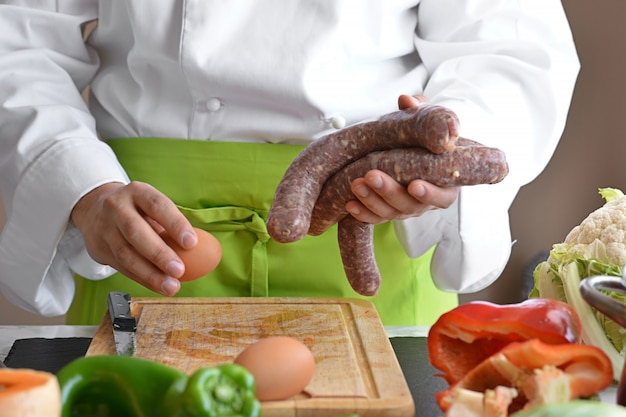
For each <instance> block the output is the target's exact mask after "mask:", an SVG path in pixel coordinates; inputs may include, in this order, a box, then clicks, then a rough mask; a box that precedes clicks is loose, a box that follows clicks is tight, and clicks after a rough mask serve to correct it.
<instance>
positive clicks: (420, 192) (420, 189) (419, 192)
mask: <svg viewBox="0 0 626 417" xmlns="http://www.w3.org/2000/svg"><path fill="white" fill-rule="evenodd" d="M413 192H414V193H415V196H416V197H424V195H425V194H426V188H425V187H424V186H423V185H422V184H418V185H416V186H415V188H414V189H413Z"/></svg>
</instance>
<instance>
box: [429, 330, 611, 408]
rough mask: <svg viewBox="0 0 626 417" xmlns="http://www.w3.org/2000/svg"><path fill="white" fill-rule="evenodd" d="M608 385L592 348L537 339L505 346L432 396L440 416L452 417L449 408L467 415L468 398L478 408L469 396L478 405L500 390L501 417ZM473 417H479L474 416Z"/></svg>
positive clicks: (605, 363)
mask: <svg viewBox="0 0 626 417" xmlns="http://www.w3.org/2000/svg"><path fill="white" fill-rule="evenodd" d="M612 381H613V368H612V365H611V361H610V360H609V358H608V356H607V355H606V354H605V353H604V352H603V351H602V350H601V349H599V348H598V347H596V346H591V345H584V344H580V343H563V344H548V343H544V342H542V341H541V340H539V339H532V340H527V341H525V342H513V343H509V344H508V345H507V346H505V347H504V348H503V349H502V350H500V351H499V352H497V353H495V354H494V355H492V356H490V357H488V358H487V359H485V360H484V361H482V362H481V363H480V364H479V365H478V366H476V367H474V368H473V369H472V370H470V371H469V372H468V373H467V374H466V375H465V376H464V377H463V378H462V379H461V380H460V381H458V382H457V383H456V384H453V385H451V386H450V387H449V388H448V389H447V390H445V391H442V392H439V393H437V395H436V398H437V403H438V404H439V407H440V408H441V409H442V410H443V411H445V412H446V416H448V417H452V416H453V415H456V414H455V413H454V412H453V408H457V409H459V410H461V409H462V410H463V413H464V415H465V416H470V415H473V414H471V413H468V403H469V402H470V401H469V400H468V399H471V403H472V404H473V405H472V406H473V407H475V406H478V407H480V404H478V405H476V404H477V401H476V400H475V397H476V395H477V394H478V393H480V394H483V406H486V405H487V404H489V401H488V400H489V397H493V396H494V393H496V392H498V389H499V390H501V389H502V388H503V387H505V388H506V389H509V390H511V389H512V395H508V396H502V395H500V396H499V398H500V400H503V399H504V400H506V399H507V398H508V400H509V401H510V403H506V402H505V403H500V404H498V405H499V406H500V407H501V412H502V414H499V415H505V416H506V415H509V413H514V412H515V411H519V410H521V409H528V408H531V407H535V406H538V405H542V404H553V403H564V402H567V401H571V400H573V399H577V398H585V397H590V396H592V395H594V394H596V393H598V392H599V391H601V390H603V389H605V388H606V387H607V386H609V384H611V382H612ZM476 415H483V414H479V413H476Z"/></svg>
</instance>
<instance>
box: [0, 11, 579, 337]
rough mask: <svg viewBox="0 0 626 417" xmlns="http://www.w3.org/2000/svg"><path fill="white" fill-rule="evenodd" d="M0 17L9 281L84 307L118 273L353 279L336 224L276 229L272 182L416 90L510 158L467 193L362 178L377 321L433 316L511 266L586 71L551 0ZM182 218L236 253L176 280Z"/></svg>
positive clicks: (308, 285)
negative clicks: (319, 229) (519, 215)
mask: <svg viewBox="0 0 626 417" xmlns="http://www.w3.org/2000/svg"><path fill="white" fill-rule="evenodd" d="M94 23H97V26H96V27H95V29H94V30H93V31H92V32H91V33H90V34H89V35H88V36H87V37H86V41H85V37H84V32H85V28H86V27H88V25H89V24H94ZM0 27H1V28H2V32H1V33H0V63H1V64H0V193H1V198H2V201H3V204H4V209H5V212H6V217H7V219H6V224H5V225H4V228H3V229H2V233H1V235H0V290H1V291H2V294H3V295H4V296H5V297H6V298H7V299H9V300H10V301H11V302H13V303H15V304H16V305H18V306H20V307H22V308H23V309H25V310H28V311H31V312H35V313H38V314H41V315H44V316H55V315H63V314H67V320H68V322H69V323H75V324H76V323H81V324H92V323H97V322H99V321H100V320H101V318H102V316H103V314H104V311H105V309H106V295H107V293H108V292H109V291H110V290H124V291H128V292H130V293H131V294H132V295H133V296H156V295H159V294H160V295H165V296H173V295H178V296H332V297H357V294H356V293H355V292H354V291H353V290H352V288H351V287H350V286H349V284H348V282H347V280H346V278H345V274H344V272H343V269H342V264H341V260H340V257H339V253H338V249H337V243H336V233H337V232H336V228H332V229H331V230H329V231H328V232H326V233H325V234H323V235H322V236H317V237H313V236H307V237H306V238H304V239H302V240H301V241H298V242H295V243H289V244H281V243H277V242H275V241H274V240H272V239H271V238H270V237H269V235H268V233H267V229H266V227H265V219H266V216H267V212H268V209H269V206H270V204H271V201H272V197H273V193H274V191H275V189H276V186H277V184H278V182H279V181H280V178H281V177H282V174H283V173H284V171H285V169H286V168H287V167H288V166H289V164H290V162H291V161H292V160H293V158H294V157H295V156H296V155H297V154H298V153H299V152H300V151H301V150H302V149H303V147H304V146H306V145H307V144H308V143H310V142H311V141H314V140H316V139H318V138H319V137H321V136H323V135H325V134H327V133H329V132H333V131H336V130H337V129H340V128H342V127H344V126H349V125H352V124H355V123H359V122H363V121H367V120H373V119H376V118H377V117H379V116H381V115H383V114H386V113H389V112H392V111H395V110H397V109H398V107H400V108H406V107H411V106H415V105H418V104H420V103H422V102H426V101H430V102H432V103H434V104H438V105H442V106H446V107H448V108H450V109H452V110H453V111H454V112H455V113H456V114H457V115H458V116H459V119H460V121H461V135H462V136H464V137H467V138H471V139H473V140H476V141H479V142H481V143H483V144H485V145H491V146H496V147H498V148H500V149H502V150H503V151H504V152H505V153H506V155H507V159H508V163H509V168H510V173H509V175H508V176H507V177H506V179H505V180H504V181H503V182H501V183H499V184H497V185H480V186H472V187H465V188H463V189H460V190H459V189H453V188H450V189H442V188H437V187H434V186H433V185H432V184H428V183H425V182H423V181H415V182H413V183H411V184H410V185H409V186H408V187H406V188H405V187H402V186H400V185H399V184H397V183H395V182H394V181H392V180H391V179H390V178H389V177H387V176H385V175H383V174H382V173H379V172H374V173H371V175H369V174H368V175H367V176H366V177H365V178H361V179H359V180H356V181H355V183H354V184H353V190H354V191H355V199H354V200H353V201H351V202H350V203H348V206H347V208H348V209H349V211H350V213H351V215H353V216H354V217H356V218H357V219H358V220H361V221H365V222H369V223H373V224H376V226H375V247H376V256H377V261H378V264H379V267H380V269H381V273H382V284H381V286H380V289H379V291H378V294H377V295H376V296H375V297H370V298H368V299H369V300H371V301H372V302H373V303H374V304H375V306H376V308H377V311H378V312H379V314H380V316H381V318H382V320H383V323H384V324H386V325H428V324H431V323H432V322H433V321H434V320H435V319H436V318H437V317H438V316H439V315H440V314H441V313H443V312H444V311H447V310H449V309H450V308H452V307H454V306H455V305H456V304H457V302H458V301H457V294H458V293H468V292H473V291H478V290H480V289H483V288H485V287H486V286H488V285H489V284H491V283H492V282H493V281H494V280H496V279H497V278H498V276H499V275H500V273H501V272H502V270H503V268H504V266H505V264H506V262H507V260H508V258H509V255H510V250H511V235H510V228H509V218H508V209H509V206H510V205H511V203H512V201H513V199H514V198H515V196H516V193H517V192H518V190H519V188H520V187H521V186H523V185H524V184H527V183H529V182H530V181H532V180H533V179H534V178H535V177H536V176H537V175H538V174H539V173H540V172H541V171H542V169H543V168H544V167H545V166H546V164H547V163H548V161H549V159H550V157H551V156H552V154H553V152H554V150H555V147H556V145H557V142H558V139H559V137H560V135H561V133H562V130H563V127H564V124H565V120H566V115H567V111H568V107H569V103H570V99H571V94H572V90H573V87H574V83H575V80H576V76H577V74H578V71H579V62H578V59H577V55H576V51H575V47H574V43H573V40H572V36H571V32H570V29H569V26H568V22H567V20H566V16H565V14H564V11H563V9H562V5H561V2H560V1H556V0H540V1H539V0H524V1H519V0H517V1H513V0H421V1H419V0H342V1H293V0H257V1H249V0H230V1H228V2H218V1H206V0H187V1H180V0H178V1H177V0H161V1H159V2H157V3H155V2H149V1H142V0H126V1H122V0H100V1H97V0H54V1H52V0H49V1H47V0H40V1H37V2H33V1H28V0H3V1H0ZM88 86H89V88H90V90H89V91H90V95H89V100H88V103H87V104H86V102H85V100H84V97H83V95H81V92H82V91H83V90H84V89H85V88H86V87H88ZM192 225H193V226H197V227H201V228H203V229H205V230H207V231H209V232H211V233H212V234H214V235H215V236H216V237H217V238H218V239H219V241H220V243H221V245H222V247H223V254H224V255H223V259H222V262H221V263H220V265H219V266H218V268H217V269H216V270H215V271H214V272H213V273H211V274H210V275H209V276H207V277H205V278H202V279H199V280H196V281H193V282H184V283H181V282H179V281H178V279H177V278H178V277H180V276H181V274H182V273H183V270H184V266H183V265H182V264H181V262H180V260H179V259H178V258H177V256H176V255H175V253H174V252H173V251H172V250H171V249H170V248H169V247H168V246H167V245H165V243H164V242H163V241H162V239H161V238H160V237H159V235H158V233H159V232H162V231H166V232H168V233H169V234H170V235H172V236H173V237H174V239H176V240H177V241H178V242H179V243H180V244H181V245H183V246H185V247H193V246H194V245H195V244H196V236H195V234H194V232H193V230H192Z"/></svg>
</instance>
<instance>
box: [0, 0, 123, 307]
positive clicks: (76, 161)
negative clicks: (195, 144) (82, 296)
mask: <svg viewBox="0 0 626 417" xmlns="http://www.w3.org/2000/svg"><path fill="white" fill-rule="evenodd" d="M96 18H97V1H90V0H69V1H68V0H49V1H46V0H38V1H34V0H23V1H0V28H2V31H1V32H0V62H2V64H1V65H0V195H1V199H0V200H1V201H2V203H3V205H4V209H5V212H6V223H5V224H4V227H3V229H2V232H1V234H0V291H2V294H3V295H4V296H5V297H6V298H7V299H8V300H9V301H11V302H13V303H15V304H16V305H18V306H20V307H22V308H24V309H25V310H28V311H31V312H35V313H38V314H41V315H45V316H54V315H62V314H64V313H65V312H66V310H67V308H68V307H69V305H70V303H71V301H72V297H73V294H74V282H73V277H72V271H77V272H79V273H81V274H85V275H86V276H90V277H92V278H104V277H105V276H107V275H109V274H110V273H112V271H111V270H110V269H109V268H108V267H104V266H102V265H99V264H97V263H95V262H94V261H92V260H91V259H90V257H89V256H88V254H87V253H86V251H85V249H84V245H83V244H82V238H81V236H80V233H78V231H77V230H76V229H75V228H74V227H73V226H72V225H71V224H70V223H69V215H70V212H71V209H72V207H73V206H74V204H75V203H76V202H77V201H78V199H79V198H80V197H81V196H82V195H84V194H85V193H86V192H87V191H89V190H90V189H93V188H94V187H96V186H98V185H101V184H103V183H106V182H110V181H127V178H126V176H125V175H124V173H123V171H122V169H121V167H120V166H119V163H117V160H116V158H115V156H114V154H113V153H112V151H111V150H110V149H109V148H108V146H106V145H105V144H104V143H102V142H101V141H99V140H98V138H97V136H96V133H95V123H94V120H93V118H92V117H91V115H90V114H89V112H88V110H87V107H86V105H85V103H84V100H83V98H82V96H81V94H80V92H81V90H82V89H84V88H85V86H86V85H87V84H88V83H89V81H90V80H91V78H92V77H93V75H94V73H95V71H96V70H97V68H98V57H97V55H96V54H95V52H94V51H93V50H91V49H89V48H88V47H87V46H86V45H85V43H84V42H83V35H82V30H83V28H84V25H85V24H86V23H87V22H89V21H93V20H95V19H96ZM69 149H71V152H68V150H69Z"/></svg>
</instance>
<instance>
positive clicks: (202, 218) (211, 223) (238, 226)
mask: <svg viewBox="0 0 626 417" xmlns="http://www.w3.org/2000/svg"><path fill="white" fill-rule="evenodd" d="M178 208H179V209H180V211H181V212H182V213H183V214H184V215H185V217H187V219H189V221H190V222H191V223H192V224H193V225H194V226H196V227H199V228H201V229H204V230H206V231H207V232H215V231H238V230H247V231H249V232H251V233H253V234H254V235H255V236H256V242H255V243H254V247H253V249H252V267H251V272H250V294H251V295H252V296H254V297H267V296H268V295H269V280H268V261H267V246H266V244H267V242H268V241H269V240H270V235H269V233H267V227H266V225H265V220H264V219H263V218H262V217H261V216H260V215H259V214H258V213H257V212H256V211H254V210H250V209H248V208H245V207H232V206H231V207H211V208H205V209H190V208H187V207H182V206H180V205H179V206H178Z"/></svg>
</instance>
